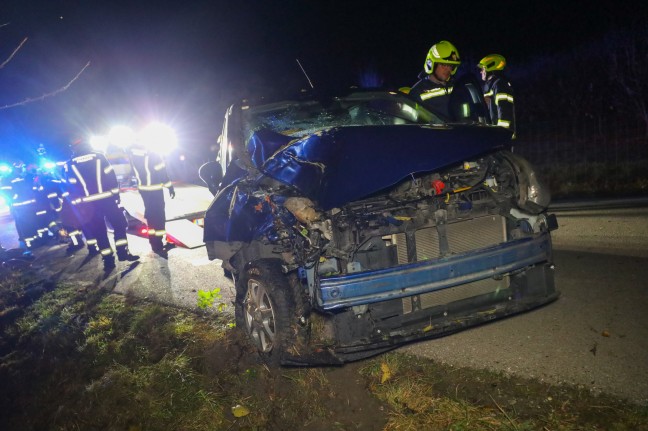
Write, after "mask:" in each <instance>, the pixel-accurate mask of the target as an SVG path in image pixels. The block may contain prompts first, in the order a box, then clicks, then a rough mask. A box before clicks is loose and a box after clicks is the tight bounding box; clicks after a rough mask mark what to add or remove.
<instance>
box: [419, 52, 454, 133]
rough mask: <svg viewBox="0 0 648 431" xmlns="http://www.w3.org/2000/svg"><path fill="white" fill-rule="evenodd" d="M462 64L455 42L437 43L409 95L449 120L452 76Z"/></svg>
mask: <svg viewBox="0 0 648 431" xmlns="http://www.w3.org/2000/svg"><path fill="white" fill-rule="evenodd" d="M460 64H461V61H460V59H459V51H457V48H455V46H454V45H453V44H451V43H450V42H448V41H447V40H442V41H441V42H438V43H435V44H434V45H432V47H431V48H430V51H429V52H428V54H427V57H426V58H425V64H424V65H423V69H424V70H423V71H422V72H421V73H419V76H418V77H419V81H418V82H417V83H416V84H414V86H413V87H412V88H411V89H410V90H409V95H410V96H412V97H413V98H414V100H416V101H417V102H418V103H419V104H421V105H422V106H423V107H425V108H426V109H428V110H429V111H432V112H433V113H435V114H437V115H439V116H440V117H441V118H442V119H444V120H449V119H450V112H449V109H448V103H449V101H450V94H451V93H452V89H453V82H452V77H453V76H454V74H455V73H456V72H457V67H459V65H460Z"/></svg>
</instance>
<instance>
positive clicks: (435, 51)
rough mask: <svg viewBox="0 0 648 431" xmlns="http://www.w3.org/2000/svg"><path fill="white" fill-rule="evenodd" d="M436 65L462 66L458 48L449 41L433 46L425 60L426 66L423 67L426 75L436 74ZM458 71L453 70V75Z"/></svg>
mask: <svg viewBox="0 0 648 431" xmlns="http://www.w3.org/2000/svg"><path fill="white" fill-rule="evenodd" d="M436 63H443V64H453V65H455V66H459V65H460V64H461V61H460V60H459V51H457V48H455V46H454V45H453V44H451V43H450V42H448V41H447V40H442V41H441V42H439V43H435V44H434V45H432V48H430V51H428V55H427V57H426V58H425V64H424V65H423V67H424V69H425V73H427V74H428V75H430V74H431V73H432V72H434V65H435V64H436ZM456 71H457V68H456V67H455V68H454V69H453V70H452V74H453V75H454V74H455V72H456Z"/></svg>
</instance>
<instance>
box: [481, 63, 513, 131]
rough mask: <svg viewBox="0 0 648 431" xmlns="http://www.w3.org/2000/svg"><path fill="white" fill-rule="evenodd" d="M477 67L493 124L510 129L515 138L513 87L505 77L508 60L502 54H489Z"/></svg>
mask: <svg viewBox="0 0 648 431" xmlns="http://www.w3.org/2000/svg"><path fill="white" fill-rule="evenodd" d="M477 67H478V68H479V69H480V71H481V76H482V79H483V80H484V88H483V89H484V99H485V100H486V104H487V105H488V111H489V114H490V120H491V124H494V125H496V126H499V127H504V128H505V129H509V130H510V131H511V134H512V137H513V138H515V133H516V130H515V101H514V98H513V86H512V85H511V82H510V81H509V80H508V79H506V77H505V76H504V75H503V73H504V69H505V68H506V59H505V58H504V57H503V56H502V55H500V54H489V55H487V56H486V57H484V58H482V59H481V60H480V61H479V63H478V64H477Z"/></svg>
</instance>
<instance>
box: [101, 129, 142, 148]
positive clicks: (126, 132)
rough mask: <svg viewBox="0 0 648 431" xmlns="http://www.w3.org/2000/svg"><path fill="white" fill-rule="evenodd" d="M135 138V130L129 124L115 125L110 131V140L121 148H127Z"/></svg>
mask: <svg viewBox="0 0 648 431" xmlns="http://www.w3.org/2000/svg"><path fill="white" fill-rule="evenodd" d="M135 140H136V136H135V132H134V131H133V129H131V128H130V127H128V126H115V127H113V128H112V129H110V132H108V141H109V142H110V143H111V144H112V145H115V146H117V147H119V148H126V147H128V146H130V145H132V144H133V143H135Z"/></svg>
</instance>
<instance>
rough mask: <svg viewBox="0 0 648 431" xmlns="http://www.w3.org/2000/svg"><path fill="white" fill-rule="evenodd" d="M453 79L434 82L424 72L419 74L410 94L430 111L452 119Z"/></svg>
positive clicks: (446, 118) (443, 117) (445, 118)
mask: <svg viewBox="0 0 648 431" xmlns="http://www.w3.org/2000/svg"><path fill="white" fill-rule="evenodd" d="M452 89H453V85H452V81H448V82H444V83H442V84H440V83H436V82H432V81H430V80H429V79H428V77H427V75H425V74H424V73H421V74H419V81H418V82H417V83H416V84H414V86H412V88H411V89H410V91H409V95H410V96H411V97H413V98H414V99H415V100H416V101H417V102H418V103H419V104H420V105H421V106H423V107H424V108H426V109H427V110H428V111H430V112H432V113H434V114H437V115H439V116H440V117H441V118H442V119H443V120H446V121H447V120H449V119H450V111H449V108H448V106H449V103H450V95H451V94H452Z"/></svg>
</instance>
